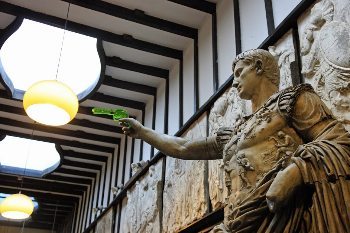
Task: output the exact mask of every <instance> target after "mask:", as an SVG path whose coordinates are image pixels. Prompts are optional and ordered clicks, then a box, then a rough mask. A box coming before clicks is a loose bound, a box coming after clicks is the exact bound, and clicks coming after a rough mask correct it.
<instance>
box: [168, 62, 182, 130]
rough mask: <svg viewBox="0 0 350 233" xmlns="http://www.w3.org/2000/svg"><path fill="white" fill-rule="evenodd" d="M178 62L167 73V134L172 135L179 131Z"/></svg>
mask: <svg viewBox="0 0 350 233" xmlns="http://www.w3.org/2000/svg"><path fill="white" fill-rule="evenodd" d="M179 81H180V62H179V61H177V62H176V63H175V64H174V65H173V67H172V68H171V69H170V72H169V115H168V120H169V124H168V125H169V128H168V133H169V134H170V135H174V134H175V133H176V132H177V131H178V130H179V128H180V127H179V110H180V103H179V86H180V83H179Z"/></svg>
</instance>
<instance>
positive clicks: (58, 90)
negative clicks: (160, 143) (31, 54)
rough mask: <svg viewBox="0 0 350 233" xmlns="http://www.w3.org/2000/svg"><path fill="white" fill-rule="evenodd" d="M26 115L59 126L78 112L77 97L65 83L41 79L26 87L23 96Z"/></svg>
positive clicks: (46, 123) (42, 122)
mask: <svg viewBox="0 0 350 233" xmlns="http://www.w3.org/2000/svg"><path fill="white" fill-rule="evenodd" d="M23 107H24V109H25V111H26V113H27V115H28V116H29V117H30V118H32V119H33V120H35V121H36V122H39V123H41V124H45V125H52V126H59V125H65V124H67V123H68V122H69V121H71V120H72V119H73V118H74V117H75V115H76V114H77V112H78V107H79V103H78V98H77V96H76V95H75V93H74V92H73V91H72V89H70V88H69V87H68V86H67V85H65V84H64V83H62V82H59V81H57V80H43V81H39V82H36V83H34V84H33V85H32V86H31V87H29V88H28V90H27V91H26V93H25V94H24V97H23Z"/></svg>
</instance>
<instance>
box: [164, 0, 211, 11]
mask: <svg viewBox="0 0 350 233" xmlns="http://www.w3.org/2000/svg"><path fill="white" fill-rule="evenodd" d="M168 1H170V2H175V3H177V4H180V5H183V6H187V7H190V8H193V9H196V10H199V11H203V12H206V13H209V14H213V13H215V12H216V4H215V3H212V2H208V1H203V0H191V1H188V0H168Z"/></svg>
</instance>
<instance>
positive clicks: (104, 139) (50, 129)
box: [0, 109, 118, 144]
mask: <svg viewBox="0 0 350 233" xmlns="http://www.w3.org/2000/svg"><path fill="white" fill-rule="evenodd" d="M1 110H2V109H1ZM0 122H1V124H5V125H9V126H16V127H21V128H24V129H31V130H35V131H41V132H45V133H51V134H59V135H64V136H69V137H75V138H79V139H86V140H93V141H96V142H104V143H111V144H116V143H117V142H118V140H116V137H109V136H103V135H99V134H93V133H87V132H84V131H81V130H68V129H62V128H58V127H48V126H45V125H41V124H36V123H28V122H23V121H17V120H12V119H9V118H5V117H1V116H0Z"/></svg>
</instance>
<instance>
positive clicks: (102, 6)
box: [63, 0, 198, 39]
mask: <svg viewBox="0 0 350 233" xmlns="http://www.w3.org/2000/svg"><path fill="white" fill-rule="evenodd" d="M63 1H65V2H70V3H73V4H74V5H77V6H81V7H84V8H88V9H90V10H93V11H97V12H101V13H105V14H108V15H111V16H114V17H117V18H121V19H125V20H128V21H132V22H135V23H139V24H142V25H145V26H149V27H153V28H156V29H159V30H163V31H166V32H170V33H173V34H177V35H180V36H184V37H188V38H192V39H193V38H195V37H196V36H197V32H198V30H197V29H196V28H192V27H188V26H185V25H181V24H177V23H174V22H171V21H167V20H164V19H161V18H157V17H154V16H151V15H147V14H146V13H145V12H144V11H142V10H139V9H135V10H131V9H128V8H125V7H122V6H118V5H114V4H112V3H108V2H103V1H81V0H63Z"/></svg>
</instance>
